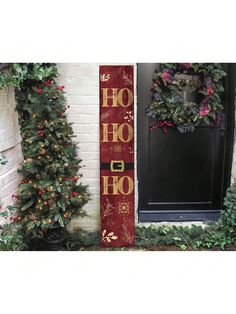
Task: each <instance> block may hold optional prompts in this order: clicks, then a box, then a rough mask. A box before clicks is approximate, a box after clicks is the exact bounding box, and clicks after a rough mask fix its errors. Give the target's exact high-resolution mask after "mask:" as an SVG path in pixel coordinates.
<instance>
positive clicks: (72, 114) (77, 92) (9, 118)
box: [0, 63, 236, 230]
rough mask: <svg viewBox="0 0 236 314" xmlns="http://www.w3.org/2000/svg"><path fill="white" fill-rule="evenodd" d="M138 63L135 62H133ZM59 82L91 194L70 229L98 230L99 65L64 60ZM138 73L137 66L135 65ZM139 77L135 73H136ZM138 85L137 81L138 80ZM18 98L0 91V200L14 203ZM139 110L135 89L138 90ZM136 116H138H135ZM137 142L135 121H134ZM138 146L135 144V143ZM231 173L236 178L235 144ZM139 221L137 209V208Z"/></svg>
mask: <svg viewBox="0 0 236 314" xmlns="http://www.w3.org/2000/svg"><path fill="white" fill-rule="evenodd" d="M134 65H135V64H134ZM58 70H59V73H60V77H59V82H60V83H61V84H63V85H64V86H65V91H66V97H67V100H68V104H69V105H70V106H71V107H70V108H69V110H68V111H67V112H68V118H69V121H71V122H73V129H74V132H75V134H76V138H75V140H77V141H78V143H79V150H78V155H79V157H80V158H82V159H83V165H84V167H83V169H82V171H81V172H82V173H83V178H82V180H83V183H84V184H88V185H89V189H90V191H91V193H92V194H93V195H92V201H90V202H89V203H88V204H87V205H86V207H85V209H86V211H87V213H88V215H89V217H85V218H82V219H75V220H74V221H73V222H72V223H71V226H70V228H71V229H72V228H74V227H76V226H78V227H82V228H85V229H87V230H95V229H98V228H99V224H100V218H99V213H100V206H99V194H100V189H99V64H95V63H90V64H86V63H80V64H78V63H77V64H76V63H64V64H63V63H61V64H58ZM135 73H136V66H135ZM135 78H136V74H135ZM135 86H136V82H135ZM14 108H15V101H14V93H13V90H12V89H8V90H3V91H0V153H2V154H4V155H6V157H7V159H8V161H9V162H8V164H7V165H5V166H0V202H1V201H2V202H4V205H8V204H10V203H11V195H12V194H14V193H15V191H16V187H17V183H18V176H17V172H16V170H17V167H18V164H19V161H20V160H21V158H22V157H21V150H20V135H19V127H18V123H17V115H16V112H15V111H14ZM135 112H136V90H135ZM135 116H136V115H135ZM135 144H136V120H135ZM135 147H136V145H135ZM232 176H235V177H236V147H235V149H234V161H233V169H232ZM137 190H138V182H137V176H136V184H135V203H136V207H137V202H138V195H137ZM136 221H137V211H136Z"/></svg>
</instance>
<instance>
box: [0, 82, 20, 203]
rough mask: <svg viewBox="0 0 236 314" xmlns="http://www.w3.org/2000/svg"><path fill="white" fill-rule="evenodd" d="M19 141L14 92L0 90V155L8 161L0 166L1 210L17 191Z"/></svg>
mask: <svg viewBox="0 0 236 314" xmlns="http://www.w3.org/2000/svg"><path fill="white" fill-rule="evenodd" d="M20 141H21V138H20V132H19V125H18V118H17V113H16V111H15V97H14V91H13V89H12V88H9V89H4V90H0V154H2V155H4V156H6V158H7V160H8V163H7V164H6V165H0V203H2V204H3V208H4V207H5V206H7V205H10V204H11V203H12V194H14V193H15V192H16V189H17V185H18V181H19V176H18V174H17V168H18V166H19V162H20V161H21V160H22V154H21V146H20Z"/></svg>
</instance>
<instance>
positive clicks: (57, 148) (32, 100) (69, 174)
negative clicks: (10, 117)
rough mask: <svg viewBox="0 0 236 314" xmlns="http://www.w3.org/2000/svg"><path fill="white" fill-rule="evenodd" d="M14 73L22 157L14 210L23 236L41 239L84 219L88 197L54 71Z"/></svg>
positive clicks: (45, 67)
mask: <svg viewBox="0 0 236 314" xmlns="http://www.w3.org/2000/svg"><path fill="white" fill-rule="evenodd" d="M14 73H15V77H16V78H17V79H16V81H17V80H18V82H19V84H18V87H17V88H16V101H17V108H16V109H17V111H18V114H19V122H20V128H21V136H22V152H23V157H24V160H23V162H22V165H21V168H20V169H19V172H20V174H21V182H20V184H19V191H18V195H15V198H16V206H17V208H18V211H19V220H20V222H21V224H22V225H23V226H24V228H25V232H26V234H28V235H30V236H31V237H32V236H40V235H41V236H42V235H43V234H44V233H45V231H47V230H49V229H51V228H54V226H61V227H65V226H66V225H67V224H68V223H69V222H70V220H71V219H72V218H73V217H74V216H78V215H84V214H85V212H84V210H83V206H84V205H85V204H86V203H87V202H88V200H89V198H90V194H89V192H88V188H87V186H85V185H83V184H82V183H81V181H80V178H81V175H80V174H79V170H80V168H81V167H82V166H81V160H80V159H79V158H78V157H77V145H76V143H75V142H74V141H73V137H74V133H73V129H72V126H71V123H68V121H67V116H66V113H65V112H66V110H67V109H68V108H69V106H68V105H67V103H66V99H65V97H64V91H63V90H64V86H59V85H58V84H57V83H56V81H55V79H56V77H57V69H56V67H55V66H54V65H53V64H38V63H37V64H15V65H14V66H13V72H12V75H11V77H12V79H14ZM19 77H20V79H19ZM16 85H17V84H16Z"/></svg>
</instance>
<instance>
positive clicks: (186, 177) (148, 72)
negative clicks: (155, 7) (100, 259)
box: [137, 63, 236, 222]
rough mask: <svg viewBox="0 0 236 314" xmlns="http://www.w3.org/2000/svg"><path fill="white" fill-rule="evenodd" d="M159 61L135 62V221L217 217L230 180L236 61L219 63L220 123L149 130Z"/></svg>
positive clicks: (210, 218) (211, 218)
mask: <svg viewBox="0 0 236 314" xmlns="http://www.w3.org/2000/svg"><path fill="white" fill-rule="evenodd" d="M159 66H160V64H158V63H144V64H138V124H137V125H138V126H137V128H138V129H137V141H138V191H139V194H138V204H139V205H138V210H139V221H141V222H154V221H188V220H189V221H190V220H191V221H192V220H193V221H194V220H195V221H196V220H215V219H217V218H218V217H219V211H220V209H221V208H222V206H223V198H224V194H225V191H226V188H227V187H228V186H229V184H230V173H231V164H232V150H233V130H234V98H235V86H236V84H235V82H236V66H235V64H222V66H223V69H224V71H225V72H226V73H227V77H226V78H225V81H224V87H225V92H224V94H223V95H222V101H223V105H224V119H222V122H221V126H220V127H216V126H214V125H210V126H199V127H197V128H196V130H195V132H194V133H188V134H181V133H179V132H177V131H176V130H175V129H172V128H170V129H169V130H168V132H167V133H163V132H162V131H161V130H160V129H157V130H154V131H150V130H149V127H150V125H151V124H153V121H151V120H150V119H149V118H148V117H147V116H146V114H145V109H146V107H147V106H148V105H149V103H150V100H151V96H152V93H151V92H150V87H151V85H152V77H153V73H154V71H155V70H156V69H158V67H159Z"/></svg>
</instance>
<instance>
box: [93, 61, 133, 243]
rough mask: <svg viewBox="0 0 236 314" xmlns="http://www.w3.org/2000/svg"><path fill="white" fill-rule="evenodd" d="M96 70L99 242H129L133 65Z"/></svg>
mask: <svg viewBox="0 0 236 314" xmlns="http://www.w3.org/2000/svg"><path fill="white" fill-rule="evenodd" d="M99 72H100V73H99V74H100V163H101V165H100V188H101V189H100V191H101V192H100V193H101V204H100V205H101V246H103V247H121V246H133V245H134V234H135V232H134V112H133V107H134V72H133V66H100V71H99Z"/></svg>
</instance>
